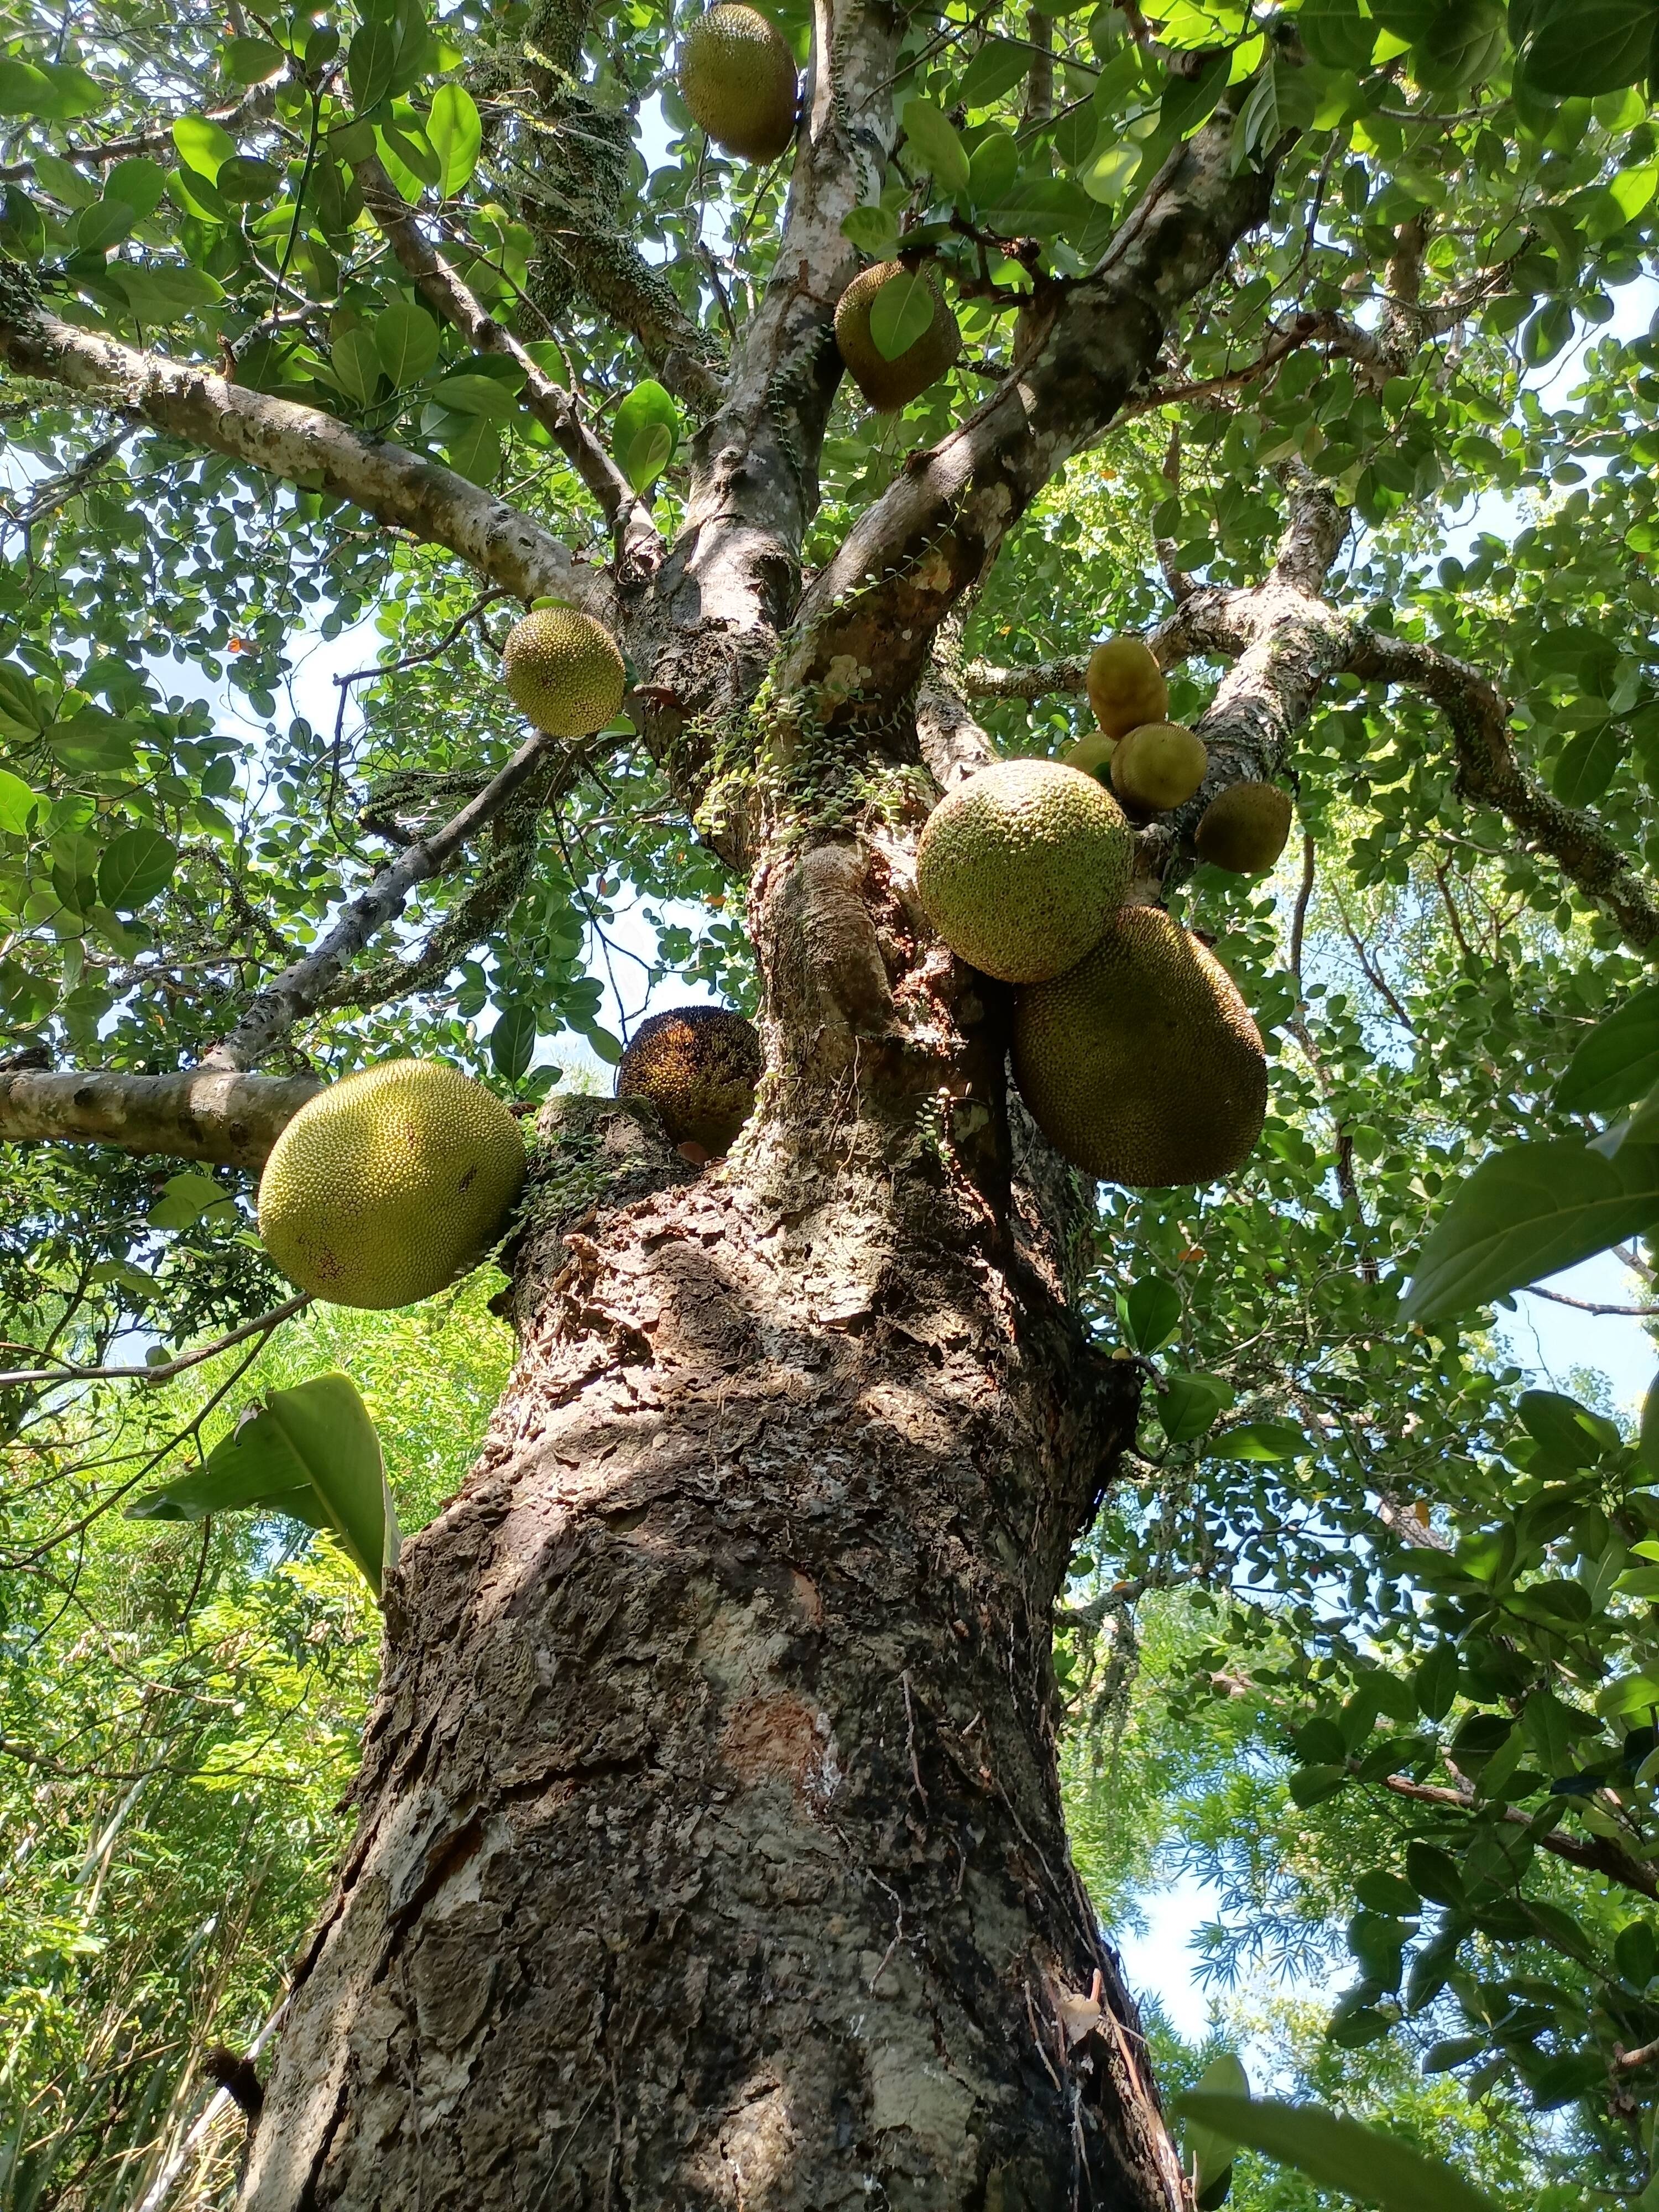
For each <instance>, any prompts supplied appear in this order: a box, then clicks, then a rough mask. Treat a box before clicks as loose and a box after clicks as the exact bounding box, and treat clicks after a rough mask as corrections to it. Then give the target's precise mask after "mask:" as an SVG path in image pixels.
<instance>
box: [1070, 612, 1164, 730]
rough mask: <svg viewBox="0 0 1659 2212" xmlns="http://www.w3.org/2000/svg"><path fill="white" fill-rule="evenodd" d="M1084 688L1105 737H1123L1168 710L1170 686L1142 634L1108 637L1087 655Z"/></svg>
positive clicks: (1155, 719)
mask: <svg viewBox="0 0 1659 2212" xmlns="http://www.w3.org/2000/svg"><path fill="white" fill-rule="evenodd" d="M1083 682H1084V688H1085V690H1086V691H1087V692H1088V694H1089V704H1090V705H1091V707H1092V708H1094V710H1095V720H1097V722H1098V723H1099V725H1100V726H1101V728H1102V729H1103V731H1104V732H1106V734H1107V736H1108V737H1109V738H1127V736H1128V734H1129V732H1130V731H1131V730H1133V729H1137V728H1139V726H1140V725H1141V724H1142V723H1143V722H1161V721H1163V720H1164V717H1165V716H1166V715H1167V714H1168V713H1169V711H1170V687H1169V685H1168V684H1166V683H1165V682H1164V671H1163V670H1162V669H1161V668H1160V667H1159V666H1158V662H1157V661H1156V659H1154V658H1153V656H1152V647H1151V646H1149V645H1148V644H1147V642H1146V639H1145V638H1144V637H1131V636H1121V637H1109V638H1108V639H1107V640H1106V642H1105V643H1104V644H1103V645H1097V647H1095V649H1094V651H1093V652H1092V653H1091V654H1090V655H1089V665H1088V666H1087V668H1086V669H1085V671H1084V675H1083Z"/></svg>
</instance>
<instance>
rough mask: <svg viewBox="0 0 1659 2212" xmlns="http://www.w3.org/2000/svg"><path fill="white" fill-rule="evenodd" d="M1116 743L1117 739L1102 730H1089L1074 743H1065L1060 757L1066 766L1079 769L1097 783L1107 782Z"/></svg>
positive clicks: (1110, 777) (1110, 772)
mask: <svg viewBox="0 0 1659 2212" xmlns="http://www.w3.org/2000/svg"><path fill="white" fill-rule="evenodd" d="M1116 745H1117V739H1116V738H1109V737H1108V736H1107V734H1106V732H1105V731H1104V730H1091V731H1090V732H1089V734H1088V736H1087V737H1085V738H1079V739H1078V741H1077V743H1076V744H1074V745H1067V746H1066V750H1065V751H1064V752H1063V753H1062V754H1061V755H1060V759H1061V761H1062V762H1063V763H1064V764H1065V766H1066V767H1067V768H1075V769H1081V770H1082V771H1083V773H1084V775H1091V776H1093V777H1094V779H1095V781H1097V783H1109V782H1110V781H1111V780H1112V754H1113V752H1114V751H1115V749H1116Z"/></svg>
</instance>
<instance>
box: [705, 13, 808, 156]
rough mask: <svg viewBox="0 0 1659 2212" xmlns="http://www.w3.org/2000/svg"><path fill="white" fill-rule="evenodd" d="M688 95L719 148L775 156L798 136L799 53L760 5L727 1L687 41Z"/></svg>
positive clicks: (783, 151)
mask: <svg viewBox="0 0 1659 2212" xmlns="http://www.w3.org/2000/svg"><path fill="white" fill-rule="evenodd" d="M679 88H680V98H681V99H682V100H684V102H685V104H686V106H688V107H689V108H690V111H691V116H692V120H693V121H694V122H696V123H699V124H701V125H702V128H703V129H704V130H705V131H707V132H708V135H709V137H711V138H712V139H713V140H714V143H715V144H716V145H717V146H722V147H724V148H725V149H726V152H727V153H728V154H735V155H737V156H738V159H739V161H776V160H777V158H778V156H779V155H780V154H783V153H787V151H788V148H789V142H790V140H791V139H792V138H793V137H794V135H795V58H794V56H793V54H792V53H791V52H790V51H789V48H788V46H787V44H786V43H785V41H784V40H783V38H782V36H781V34H780V33H779V32H777V31H776V30H775V29H774V27H773V26H772V25H771V24H770V23H769V22H768V21H767V20H766V18H765V16H764V15H762V14H761V12H760V10H759V9H758V8H747V7H743V6H738V5H733V4H731V3H730V0H721V4H720V6H718V7H714V8H710V9H708V11H707V12H706V13H705V14H703V15H699V16H698V18H697V20H696V22H695V23H693V24H692V26H691V27H690V30H689V31H688V32H687V33H686V34H685V36H684V39H683V40H681V42H680V55H679Z"/></svg>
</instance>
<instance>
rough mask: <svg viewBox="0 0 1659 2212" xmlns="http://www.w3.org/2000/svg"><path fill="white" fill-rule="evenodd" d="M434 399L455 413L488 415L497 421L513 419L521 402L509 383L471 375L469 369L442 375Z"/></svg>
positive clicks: (436, 385)
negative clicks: (515, 396)
mask: <svg viewBox="0 0 1659 2212" xmlns="http://www.w3.org/2000/svg"><path fill="white" fill-rule="evenodd" d="M432 400H433V404H434V405H435V406H438V407H447V408H448V409H449V410H450V411H451V412H452V413H453V414H456V415H485V416H489V418H490V420H491V421H492V422H508V421H510V420H511V419H512V416H513V412H514V410H515V409H516V407H517V404H518V403H517V402H516V400H515V399H514V398H513V394H512V392H509V391H508V389H507V386H506V385H504V384H502V383H500V382H499V381H498V380H496V379H495V377H493V376H469V375H467V374H465V372H463V373H462V374H459V375H458V376H444V377H440V378H439V380H438V381H437V383H436V384H435V385H434V386H432Z"/></svg>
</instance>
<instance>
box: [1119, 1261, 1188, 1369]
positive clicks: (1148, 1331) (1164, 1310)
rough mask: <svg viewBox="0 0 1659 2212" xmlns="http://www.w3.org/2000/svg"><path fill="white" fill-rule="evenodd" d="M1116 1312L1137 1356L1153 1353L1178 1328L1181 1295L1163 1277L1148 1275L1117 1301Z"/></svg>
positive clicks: (1179, 1324) (1166, 1341)
mask: <svg viewBox="0 0 1659 2212" xmlns="http://www.w3.org/2000/svg"><path fill="white" fill-rule="evenodd" d="M1118 1312H1119V1314H1120V1315H1121V1317H1122V1321H1123V1326H1124V1329H1125V1331H1126V1333H1127V1336H1128V1339H1129V1341H1130V1343H1131V1344H1132V1345H1133V1346H1134V1348H1135V1350H1136V1351H1137V1352H1146V1353H1148V1354H1150V1353H1152V1352H1156V1351H1157V1350H1158V1346H1160V1345H1162V1344H1167V1343H1168V1342H1169V1340H1170V1338H1171V1337H1172V1336H1173V1335H1174V1334H1175V1333H1176V1330H1177V1329H1178V1328H1180V1326H1181V1293H1180V1291H1178V1290H1176V1286H1175V1285H1174V1284H1173V1283H1171V1282H1169V1281H1166V1280H1165V1279H1164V1277H1163V1276H1162V1275H1148V1276H1146V1277H1145V1278H1144V1279H1143V1280H1141V1281H1140V1282H1139V1283H1136V1284H1134V1285H1132V1287H1131V1288H1130V1290H1129V1291H1127V1294H1125V1295H1124V1296H1123V1297H1121V1298H1120V1299H1119V1301H1118Z"/></svg>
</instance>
